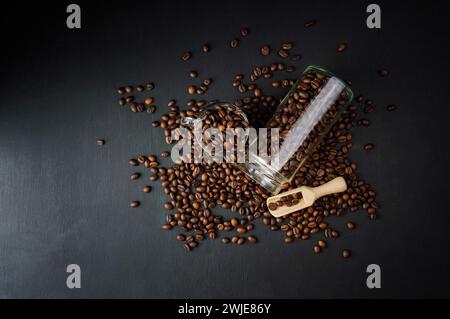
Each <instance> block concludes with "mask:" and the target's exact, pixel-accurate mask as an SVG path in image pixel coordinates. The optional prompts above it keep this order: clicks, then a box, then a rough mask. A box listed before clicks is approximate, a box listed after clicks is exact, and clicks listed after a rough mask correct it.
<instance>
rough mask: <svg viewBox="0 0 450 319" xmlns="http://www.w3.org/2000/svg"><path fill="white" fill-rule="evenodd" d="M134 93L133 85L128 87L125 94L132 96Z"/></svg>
mask: <svg viewBox="0 0 450 319" xmlns="http://www.w3.org/2000/svg"><path fill="white" fill-rule="evenodd" d="M133 91H134V87H132V86H131V85H128V86H126V87H125V92H126V93H128V94H130V93H132V92H133Z"/></svg>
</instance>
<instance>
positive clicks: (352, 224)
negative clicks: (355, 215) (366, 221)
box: [347, 222, 356, 230]
mask: <svg viewBox="0 0 450 319" xmlns="http://www.w3.org/2000/svg"><path fill="white" fill-rule="evenodd" d="M355 227H356V225H355V224H354V223H352V222H347V228H348V229H350V230H351V229H355Z"/></svg>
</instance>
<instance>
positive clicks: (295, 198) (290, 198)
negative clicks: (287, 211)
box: [269, 192, 303, 211]
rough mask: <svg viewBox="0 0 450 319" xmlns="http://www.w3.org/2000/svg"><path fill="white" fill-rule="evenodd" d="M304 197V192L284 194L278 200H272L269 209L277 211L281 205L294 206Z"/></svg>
mask: <svg viewBox="0 0 450 319" xmlns="http://www.w3.org/2000/svg"><path fill="white" fill-rule="evenodd" d="M302 198H303V196H302V193H301V192H298V193H295V194H292V195H287V196H282V197H280V199H279V200H277V201H276V202H272V203H270V204H269V209H270V210H271V211H275V210H277V209H278V208H280V207H284V206H286V207H292V206H295V205H298V204H299V203H300V200H301V199H302Z"/></svg>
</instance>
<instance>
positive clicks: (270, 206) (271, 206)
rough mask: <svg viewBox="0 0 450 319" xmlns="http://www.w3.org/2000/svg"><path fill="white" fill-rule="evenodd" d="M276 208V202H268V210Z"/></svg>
mask: <svg viewBox="0 0 450 319" xmlns="http://www.w3.org/2000/svg"><path fill="white" fill-rule="evenodd" d="M277 208H278V205H277V204H276V203H270V204H269V209H270V210H272V211H273V210H277Z"/></svg>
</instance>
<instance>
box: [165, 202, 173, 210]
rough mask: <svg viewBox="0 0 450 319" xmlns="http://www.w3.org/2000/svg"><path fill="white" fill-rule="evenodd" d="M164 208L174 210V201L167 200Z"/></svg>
mask: <svg viewBox="0 0 450 319" xmlns="http://www.w3.org/2000/svg"><path fill="white" fill-rule="evenodd" d="M164 208H165V209H167V210H172V209H173V205H172V203H169V202H167V203H165V204H164Z"/></svg>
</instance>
